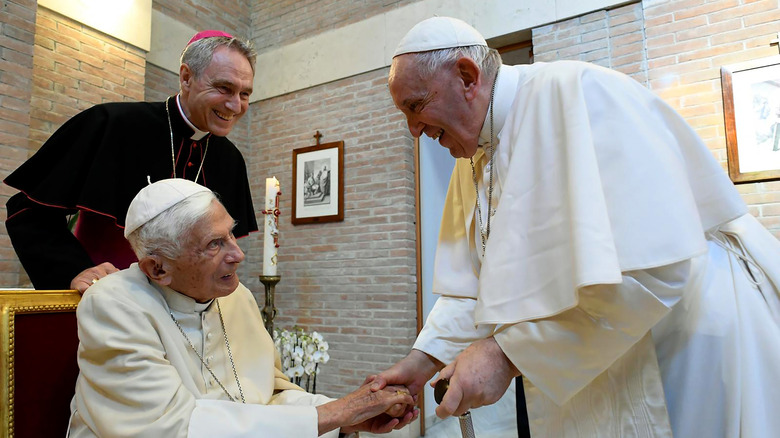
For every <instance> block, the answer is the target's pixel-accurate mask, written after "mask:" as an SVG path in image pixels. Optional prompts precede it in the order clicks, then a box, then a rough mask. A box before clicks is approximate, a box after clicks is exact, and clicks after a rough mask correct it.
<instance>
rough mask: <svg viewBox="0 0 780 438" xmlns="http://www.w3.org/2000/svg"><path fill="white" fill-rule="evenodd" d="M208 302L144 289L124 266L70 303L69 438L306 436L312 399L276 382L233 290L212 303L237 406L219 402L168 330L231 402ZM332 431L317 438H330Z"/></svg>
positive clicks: (259, 335)
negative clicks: (73, 318)
mask: <svg viewBox="0 0 780 438" xmlns="http://www.w3.org/2000/svg"><path fill="white" fill-rule="evenodd" d="M216 301H217V300H214V301H212V302H210V303H207V304H198V303H196V302H195V301H194V300H193V299H191V298H189V297H187V296H184V295H182V294H179V293H178V292H175V291H173V290H171V289H169V288H164V287H159V286H157V285H154V284H152V283H150V282H149V280H148V279H147V278H146V276H145V275H144V274H143V272H141V270H140V269H139V268H138V266H137V264H133V265H132V266H131V267H130V268H129V269H127V270H124V271H120V272H118V273H116V274H113V275H110V276H108V277H105V278H103V279H101V280H100V281H99V282H98V283H97V284H95V285H93V286H92V287H90V288H89V289H88V290H87V292H86V293H85V294H84V296H83V298H82V300H81V302H80V303H79V307H78V311H77V316H78V325H79V340H80V345H79V351H78V362H79V368H80V371H81V372H80V374H79V378H78V381H77V383H76V395H75V396H74V398H73V401H72V403H71V411H72V418H71V427H70V436H71V437H74V438H76V437H90V436H104V437H118V436H133V437H155V438H156V437H213V436H220V437H240V436H278V437H287V436H289V437H316V436H317V411H316V409H315V406H317V405H320V404H323V403H326V402H328V401H330V400H331V399H329V398H327V397H324V396H322V395H312V394H309V393H306V392H304V391H302V390H301V389H300V388H299V387H298V386H296V385H294V384H292V383H290V382H289V380H288V379H287V378H286V377H285V376H284V374H282V372H281V370H280V368H281V365H280V362H279V358H278V354H277V353H276V349H275V348H274V344H273V341H272V340H271V337H270V336H269V335H268V332H267V331H266V330H265V328H264V326H263V323H262V318H261V316H260V313H259V311H258V309H257V304H256V302H255V300H254V298H253V296H252V294H251V292H249V290H248V289H246V288H245V287H244V286H243V285H239V287H238V288H237V289H236V291H234V292H233V293H232V294H230V295H228V296H226V297H222V298H219V299H218V301H219V306H220V308H221V310H222V315H223V317H224V321H225V330H226V331H227V334H228V337H229V342H230V349H231V353H232V355H233V359H234V362H235V366H236V372H237V373H238V376H239V380H240V382H241V388H242V390H243V394H244V397H245V398H246V404H242V403H240V401H239V402H233V401H230V400H229V399H228V396H227V395H226V394H225V393H224V391H223V390H222V388H221V387H220V386H219V385H218V384H217V382H216V381H215V380H214V379H213V378H212V376H211V374H210V373H209V372H208V370H207V369H206V367H205V366H203V365H202V364H201V362H200V360H199V359H198V357H197V355H196V354H195V352H194V351H193V349H192V348H191V347H190V345H189V344H188V343H187V340H186V339H185V338H184V337H183V336H182V334H181V332H180V331H179V329H178V328H177V327H176V324H175V323H174V321H173V319H172V318H171V315H170V313H169V312H172V313H173V314H174V316H175V317H176V319H177V320H178V321H179V323H180V324H181V326H182V328H183V330H184V332H185V333H186V334H187V337H188V338H189V339H190V341H191V342H192V344H193V346H194V347H195V349H197V350H198V351H199V352H200V353H201V355H202V356H203V358H204V360H205V361H206V362H207V364H208V366H209V367H210V368H211V369H212V370H213V371H214V373H215V374H216V376H217V378H218V379H219V380H220V381H221V382H222V384H223V385H224V386H225V387H226V388H227V390H228V391H229V392H230V393H231V395H232V396H233V397H235V398H236V399H237V400H240V397H239V391H238V386H237V385H236V380H235V378H234V377H233V370H232V368H231V363H230V359H229V357H228V354H227V350H226V348H225V340H224V337H223V332H222V324H221V322H220V316H219V312H218V309H217V304H216ZM337 435H338V430H335V431H331V432H329V433H327V434H325V435H324V436H329V437H333V436H337Z"/></svg>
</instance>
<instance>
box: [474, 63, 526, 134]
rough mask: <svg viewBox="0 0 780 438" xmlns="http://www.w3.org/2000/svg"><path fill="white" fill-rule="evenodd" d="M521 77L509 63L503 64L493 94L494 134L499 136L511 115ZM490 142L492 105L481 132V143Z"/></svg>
mask: <svg viewBox="0 0 780 438" xmlns="http://www.w3.org/2000/svg"><path fill="white" fill-rule="evenodd" d="M519 79H520V73H518V71H517V70H516V69H514V68H512V67H510V66H508V65H502V66H501V69H500V70H499V71H498V77H497V78H496V92H495V94H494V96H493V103H492V105H493V135H495V136H496V137H498V134H499V133H500V132H501V128H503V127H504V121H506V118H507V117H508V116H509V110H510V109H511V107H512V102H513V101H514V100H515V94H516V93H517V83H518V81H519ZM488 143H490V107H488V111H487V113H486V115H485V122H484V123H482V130H481V131H480V132H479V144H480V145H486V144H488Z"/></svg>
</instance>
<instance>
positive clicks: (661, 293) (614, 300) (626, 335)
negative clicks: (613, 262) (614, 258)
mask: <svg viewBox="0 0 780 438" xmlns="http://www.w3.org/2000/svg"><path fill="white" fill-rule="evenodd" d="M700 257H703V256H700ZM694 260H697V259H694ZM694 265H696V263H694V262H693V261H692V260H686V261H683V262H678V263H675V264H672V265H668V266H663V267H659V268H653V269H647V270H643V271H632V272H627V273H624V274H623V282H622V283H621V284H615V285H613V284H606V285H595V286H590V287H586V288H583V289H582V290H581V291H580V294H579V303H578V305H577V306H576V307H574V308H572V309H569V310H567V311H564V312H562V313H560V314H557V315H555V316H552V317H549V318H544V319H540V320H535V321H528V322H521V323H516V324H512V325H508V326H505V327H502V328H500V329H499V330H498V331H497V332H496V333H495V334H494V337H495V339H496V342H498V344H499V346H500V347H501V349H502V350H503V351H504V353H505V354H506V355H507V357H508V358H509V360H511V361H512V363H513V364H514V365H515V367H517V369H518V370H519V371H520V372H521V373H522V374H523V375H524V376H525V377H526V378H527V379H528V380H529V381H531V383H533V384H534V386H536V387H537V388H539V389H540V390H541V391H542V392H544V393H545V394H546V395H547V396H549V397H550V398H551V399H552V400H553V401H554V402H555V403H556V404H558V405H562V404H563V403H565V402H566V401H567V400H569V399H570V398H571V397H573V396H574V395H575V394H577V393H578V392H579V391H580V390H581V389H582V388H584V387H585V386H587V385H588V384H589V383H590V382H592V381H593V380H594V379H595V378H596V377H598V376H599V375H600V374H601V373H602V372H604V371H605V370H606V369H607V368H609V367H610V366H611V365H612V364H613V363H615V362H616V361H617V360H618V359H620V358H621V357H622V356H623V355H624V354H625V353H626V352H627V351H628V350H629V349H630V348H631V347H632V346H634V344H636V343H637V342H639V341H640V340H641V339H642V338H643V337H644V336H645V335H646V334H647V333H648V332H649V331H650V330H651V329H652V328H653V326H655V325H656V324H657V323H658V322H659V321H660V320H661V319H662V318H663V317H664V316H665V315H666V314H668V313H669V311H670V309H671V307H672V306H673V305H675V304H676V303H677V302H678V301H679V299H680V298H681V297H682V295H683V293H684V291H685V290H686V288H688V287H690V285H692V284H694V283H696V282H695V281H692V279H693V278H694V277H695V276H694V275H692V273H693V272H694V271H692V266H694Z"/></svg>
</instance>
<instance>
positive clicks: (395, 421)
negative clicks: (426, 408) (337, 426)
mask: <svg viewBox="0 0 780 438" xmlns="http://www.w3.org/2000/svg"><path fill="white" fill-rule="evenodd" d="M386 391H395V392H396V394H398V393H401V394H409V390H407V389H406V388H404V387H402V386H388V387H386V388H384V389H382V390H379V392H380V393H384V392H386ZM372 392H376V391H372ZM413 401H414V403H416V402H417V397H413ZM414 403H412V404H403V403H396V404H394V405H392V406H390V407H389V408H388V409H387V410H385V412H383V413H381V414H379V415H377V416H376V417H373V418H369V419H368V420H366V421H363V422H362V423H358V424H355V425H353V426H347V427H342V428H341V431H342V432H344V433H350V432H353V431H362V432H370V433H375V434H379V433H387V432H390V431H392V430H393V429H401V428H404V427H406V426H407V425H409V423H411V422H412V421H414V420H415V419H416V418H417V416H418V415H419V414H420V410H419V409H417V408H415V407H414Z"/></svg>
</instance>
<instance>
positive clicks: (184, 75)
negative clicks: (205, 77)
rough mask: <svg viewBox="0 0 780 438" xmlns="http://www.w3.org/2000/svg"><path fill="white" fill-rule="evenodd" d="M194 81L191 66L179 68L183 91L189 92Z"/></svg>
mask: <svg viewBox="0 0 780 438" xmlns="http://www.w3.org/2000/svg"><path fill="white" fill-rule="evenodd" d="M192 80H193V75H192V70H190V66H189V65H187V64H182V65H181V66H180V67H179V85H180V86H181V89H182V91H189V89H190V84H191V83H192Z"/></svg>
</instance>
